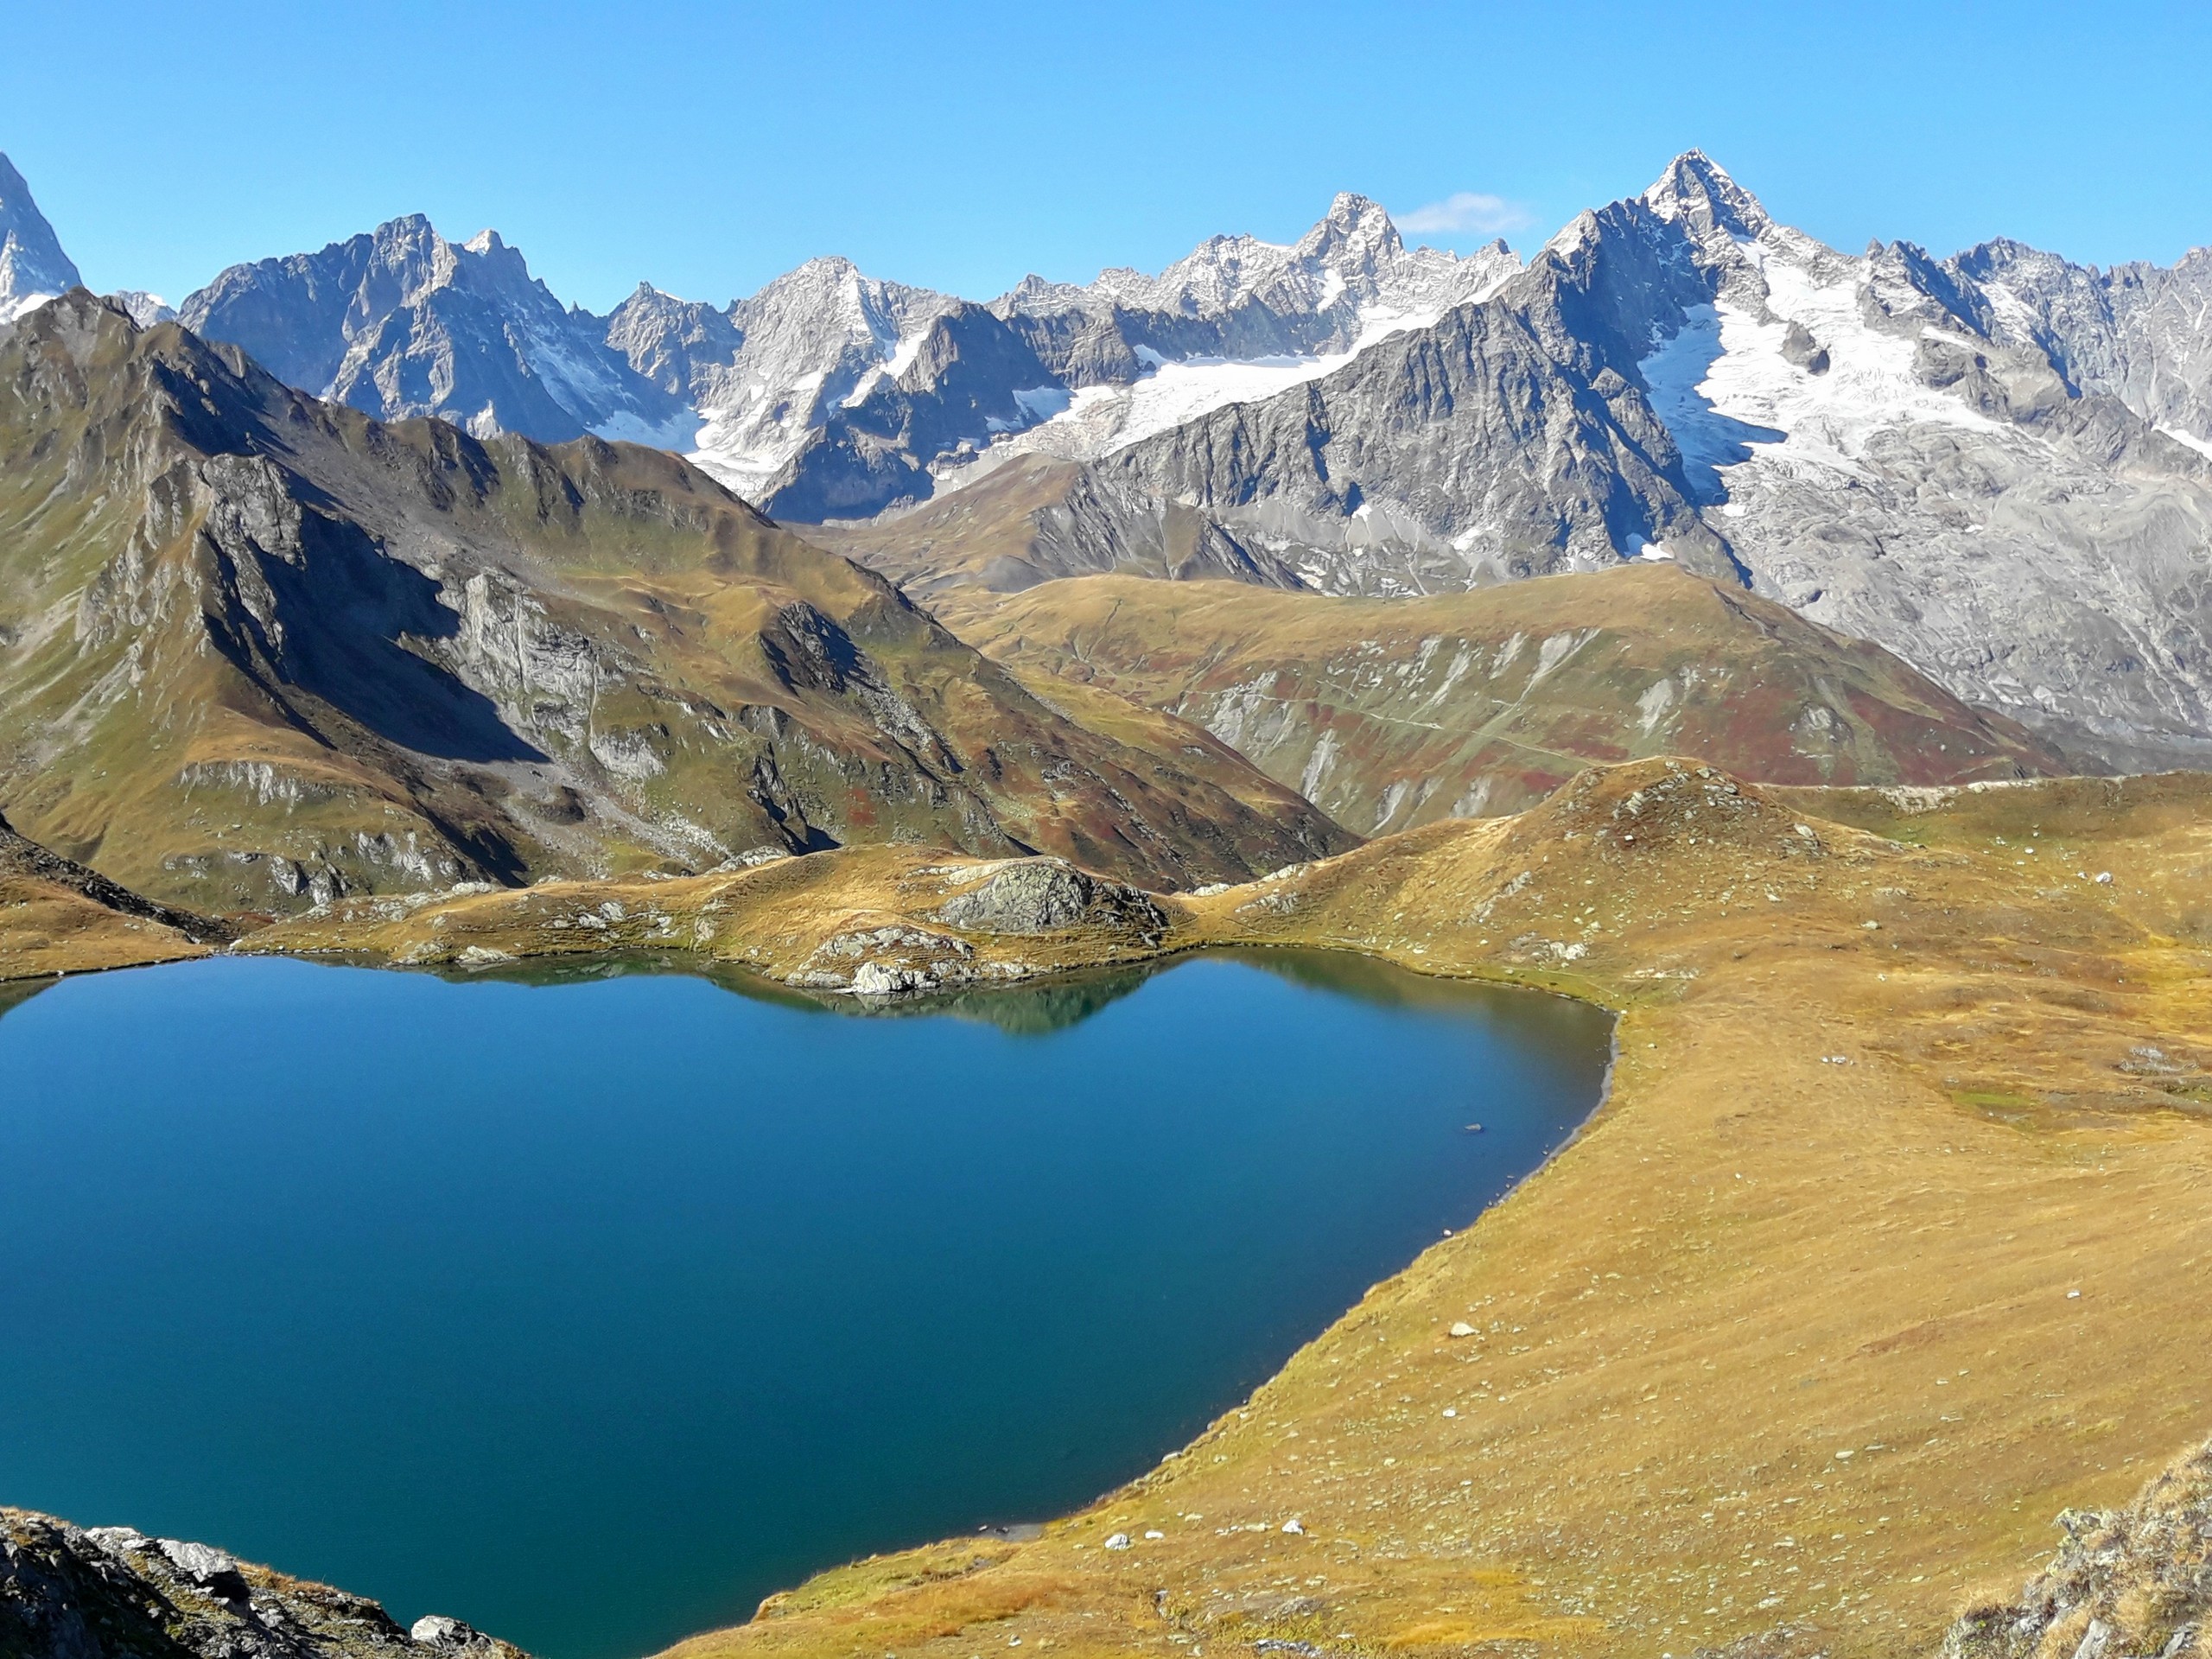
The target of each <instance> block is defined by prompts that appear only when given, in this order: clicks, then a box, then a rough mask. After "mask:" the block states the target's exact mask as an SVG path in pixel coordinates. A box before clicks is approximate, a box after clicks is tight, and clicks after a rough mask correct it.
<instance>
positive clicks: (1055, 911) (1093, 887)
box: [938, 858, 1167, 944]
mask: <svg viewBox="0 0 2212 1659" xmlns="http://www.w3.org/2000/svg"><path fill="white" fill-rule="evenodd" d="M938 918H940V919H941V920H943V921H944V922H945V923H946V924H948V925H950V926H953V927H957V928H964V929H966V930H967V931H969V932H971V933H1030V934H1033V933H1056V932H1058V931H1062V930H1064V929H1066V928H1072V927H1091V928H1102V929H1106V930H1109V931H1123V932H1131V933H1135V934H1137V935H1139V936H1141V937H1142V938H1144V939H1145V942H1146V943H1147V944H1151V943H1154V942H1156V941H1157V939H1158V938H1159V937H1160V935H1161V934H1162V933H1164V932H1165V931H1166V928H1167V917H1166V913H1165V912H1162V911H1161V909H1160V906H1158V905H1156V904H1154V902H1153V901H1152V899H1150V898H1149V897H1148V896H1147V895H1146V894H1145V893H1140V892H1138V891H1137V890H1136V889H1135V887H1126V886H1124V885H1123V884H1122V883H1121V882H1119V881H1109V880H1105V879H1104V878H1103V877H1100V876H1095V875H1090V874H1086V873H1085V872H1084V871H1082V870H1079V869H1077V868H1076V867H1075V866H1074V865H1072V864H1071V863H1069V862H1068V861H1066V860H1065V859H1059V858H1026V859H1020V860H1017V861H1013V862H1009V863H1005V864H1001V865H1000V866H998V868H995V870H993V871H992V872H991V873H990V874H988V876H986V877H985V878H984V879H983V880H982V882H980V883H979V884H977V885H976V886H975V887H969V889H968V890H967V891H966V892H964V893H958V894H957V895H955V896H954V897H953V898H950V899H947V900H946V901H945V902H944V906H943V907H942V908H940V909H939V910H938Z"/></svg>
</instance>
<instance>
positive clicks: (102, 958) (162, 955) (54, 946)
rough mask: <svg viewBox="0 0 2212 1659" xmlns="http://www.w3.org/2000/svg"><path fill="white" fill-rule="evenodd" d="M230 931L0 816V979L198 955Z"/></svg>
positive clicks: (221, 939)
mask: <svg viewBox="0 0 2212 1659" xmlns="http://www.w3.org/2000/svg"><path fill="white" fill-rule="evenodd" d="M232 932H233V930H232V929H231V928H228V927H226V926H225V925H223V924H221V923H219V922H216V921H213V920H211V919H210V918H207V917H204V916H194V915H193V914H192V913H190V912H188V911H181V910H174V909H172V908H170V907H169V906H167V905H157V904H155V903H154V902H153V901H152V900H150V899H142V898H140V897H139V896H138V895H137V893H132V892H130V891H129V890H128V889H126V888H124V887H118V886H116V884H115V883H114V882H112V881H111V880H108V879H107V878H106V877H105V876H103V875H101V874H99V872H98V871H96V870H89V869H86V868H85V867H84V866H83V865H81V864H79V863H76V862H74V861H72V860H69V859H66V858H63V857H61V856H60V855H59V854H56V853H52V852H49V851H48V850H47V849H45V848H43V847H41V846H40V845H39V844H38V843H37V842H35V841H31V840H28V839H26V838H25V837H24V836H20V835H18V834H16V830H15V829H14V827H13V826H12V825H10V823H9V822H8V820H7V819H6V818H5V817H0V980H5V979H23V978H32V977H37V976H43V975H47V974H69V973H82V972H86V971H88V970H90V969H99V968H114V967H123V966H127V965H130V964H132V963H142V962H168V961H174V960H175V959H176V958H178V957H196V956H199V955H200V954H202V953H203V952H204V951H206V950H207V948H208V947H209V945H211V944H221V943H223V942H224V941H226V940H227V939H229V938H231V937H232Z"/></svg>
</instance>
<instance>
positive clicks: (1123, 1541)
mask: <svg viewBox="0 0 2212 1659" xmlns="http://www.w3.org/2000/svg"><path fill="white" fill-rule="evenodd" d="M1128 1547H1129V1535H1128V1533H1126V1532H1117V1533H1116V1534H1114V1535H1113V1536H1111V1537H1110V1538H1109V1539H1107V1541H1106V1548H1109V1549H1127V1548H1128Z"/></svg>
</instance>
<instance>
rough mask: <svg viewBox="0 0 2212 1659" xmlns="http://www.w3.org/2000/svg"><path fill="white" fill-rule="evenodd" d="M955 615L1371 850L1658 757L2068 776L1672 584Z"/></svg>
mask: <svg viewBox="0 0 2212 1659" xmlns="http://www.w3.org/2000/svg"><path fill="white" fill-rule="evenodd" d="M954 499H956V500H957V499H958V498H957V497H956V498H954ZM937 604H938V613H939V614H940V615H941V616H942V617H943V618H944V620H946V621H947V622H948V623H950V625H951V626H953V627H954V628H955V629H956V630H957V632H959V633H960V634H961V635H962V637H963V638H964V639H968V640H969V641H970V642H971V643H972V644H974V645H976V646H978V647H979V648H981V649H982V651H983V652H985V653H986V654H987V655H988V656H991V657H994V658H997V659H998V660H999V661H1001V662H1002V663H1004V664H1006V665H1007V667H1009V668H1011V669H1013V670H1014V671H1016V672H1019V673H1023V674H1026V675H1033V676H1036V675H1046V674H1049V675H1052V676H1054V677H1058V678H1059V679H1063V680H1072V681H1077V682H1080V683H1085V684H1089V685H1094V686H1099V687H1103V688H1106V689H1109V690H1114V691H1116V692H1119V693H1120V694H1122V696H1127V697H1130V698H1133V699H1135V701H1137V702H1143V703H1146V704H1148V705H1150V706H1152V707H1154V708H1155V709H1164V710H1167V711H1170V712H1172V713H1173V714H1176V715H1180V716H1182V717H1183V718H1185V719H1187V720H1189V721H1193V722H1194V723H1196V724H1198V725H1200V726H1203V727H1205V728H1206V729H1207V730H1208V731H1210V732H1211V733H1212V734H1214V735H1215V736H1216V737H1217V738H1219V739H1220V740H1221V741H1224V742H1225V743H1227V744H1229V745H1230V746H1231V747H1234V748H1236V749H1237V750H1238V751H1240V752H1241V753H1243V754H1244V755H1245V756H1246V757H1247V758H1249V760H1252V761H1253V762H1254V763H1255V765H1257V766H1259V767H1260V768H1261V769H1262V770H1263V771H1264V772H1267V774H1268V776H1269V777H1271V778H1273V779H1275V780H1276V781H1277V782H1279V783H1281V784H1282V785H1286V786H1287V787H1289V788H1293V789H1295V790H1297V791H1299V792H1300V793H1301V794H1303V795H1305V796H1306V797H1307V798H1310V799H1311V800H1313V802H1314V804H1317V805H1319V806H1320V807H1321V808H1323V810H1325V811H1327V812H1328V813H1329V815H1330V816H1331V817H1333V818H1334V819H1336V820H1337V822H1338V823H1342V824H1344V826H1345V827H1347V828H1348V829H1353V830H1355V831H1357V832H1358V833H1360V834H1362V835H1378V834H1383V833H1387V832H1389V831H1391V830H1395V829H1408V828H1410V827H1412V826H1414V825H1415V824H1421V823H1431V822H1433V821H1435V820H1437V819H1440V818H1443V817H1479V816H1484V815H1486V814H1495V813H1500V812H1512V811H1517V810H1520V809H1521V808H1522V807H1523V806H1526V805H1528V804H1529V803H1530V802H1532V801H1534V800H1537V799H1540V798H1541V797H1543V796H1544V795H1546V794H1548V793H1549V792H1550V791H1552V790H1553V789H1554V788H1556V787H1557V786H1558V785H1559V784H1560V781H1561V780H1562V779H1566V778H1568V777H1571V776H1572V775H1573V774H1574V773H1575V772H1579V771H1580V770H1581V769H1582V768H1583V767H1585V766H1591V765H1596V764H1610V763H1615V762H1618V761H1622V760H1631V759H1634V758H1636V757H1637V756H1640V755H1651V754H1694V755H1698V756H1700V757H1702V758H1704V759H1706V760H1710V761H1712V762H1713V764H1715V765H1716V766H1725V767H1726V768H1728V769H1729V770H1730V771H1731V772H1734V773H1736V774H1738V776H1741V777H1745V778H1751V779H1760V780H1763V781H1770V782H1775V783H1792V784H1853V783H1858V784H1891V783H1916V784H1944V783H1955V782H1960V781H1964V780H1967V779H1981V778H2013V777H2020V776H2027V775H2039V774H2044V773H2053V772H2065V771H2069V770H2070V768H2069V766H2068V765H2067V763H2066V760H2065V757H2063V755H2061V754H2060V753H2058V752H2057V751H2056V749H2054V748H2053V747H2050V744H2048V743H2046V742H2044V741H2042V740H2041V739H2039V738H2037V737H2036V736H2034V735H2033V734H2031V733H2029V732H2028V731H2027V730H2026V729H2025V728H2022V727H2020V726H2018V724H2016V723H2015V722H2013V721H2010V720H2007V719H2005V717H2004V716H2002V715H1993V714H1989V713H1986V712H1985V711H1983V710H1980V709H1972V708H1969V707H1968V706H1967V705H1966V704H1964V703H1962V702H1960V701H1959V700H1958V699H1957V698H1956V697H1955V696H1951V695H1950V694H1949V693H1948V692H1947V691H1945V690H1942V688H1941V687H1940V686H1938V685H1936V684H1935V683H1934V682H1932V681H1930V680H1929V679H1928V678H1927V677H1925V676H1923V675H1921V674H1919V673H1917V672H1916V671H1914V670H1913V669H1912V668H1911V667H1910V665H1909V664H1905V663H1904V662H1902V661H1900V660H1899V659H1898V658H1896V657H1893V656H1891V654H1890V653H1889V652H1885V651H1884V650H1882V649H1881V648H1879V647H1878V646H1875V645H1867V644H1866V643H1865V642H1863V641H1860V640H1854V639H1845V638H1844V637H1842V636H1841V635H1840V634H1836V633H1833V632H1829V631H1828V630H1827V629H1825V628H1822V627H1821V626H1817V625H1816V624H1815V623H1812V622H1808V620H1805V619H1804V618H1803V617H1802V616H1800V615H1798V614H1797V613H1796V612H1794V611H1791V610H1789V608H1788V607H1784V606H1781V605H1777V604H1774V603H1771V602H1770V601H1766V600H1763V599H1760V598H1758V597H1757V596H1756V595H1753V594H1746V593H1745V592H1743V591H1742V590H1741V589H1739V588H1733V587H1731V586H1728V585H1726V584H1723V583H1719V582H1712V581H1709V580H1707V579H1706V578H1704V577H1702V576H1697V575H1691V574H1689V573H1688V572H1687V571H1684V570H1681V569H1677V568H1676V567H1675V566H1673V565H1669V564H1643V565H1633V566H1628V567H1624V568H1623V569H1618V570H1609V571H1604V572H1601V573H1598V574H1594V575H1567V576H1554V577H1547V578H1543V579H1541V580H1537V581H1532V582H1515V583H1511V584H1509V585H1507V586H1503V587H1497V588H1480V589H1478V590H1476V591H1474V592H1472V593H1460V594H1441V595H1438V596H1435V597H1432V598H1427V599H1414V600H1388V601H1371V600H1351V599H1332V598H1324V597H1321V596H1319V595H1316V594H1296V593H1287V592H1282V591H1279V590H1275V589H1270V588H1257V587H1254V586H1251V585H1249V584H1245V583H1236V582H1157V581H1150V580H1147V579H1146V578H1143V577H1140V576H1117V575H1106V576H1090V577H1082V578H1076V579H1071V580H1065V581H1059V582H1047V583H1045V584H1043V585H1041V586H1038V587H1033V588H1027V589H1026V590H1025V591H1023V592H1021V593H1019V594H1012V595H1009V596H997V595H992V594H986V593H984V592H982V591H981V590H979V589H965V590H961V591H956V592H947V593H945V594H941V595H940V596H939V598H938V601H937Z"/></svg>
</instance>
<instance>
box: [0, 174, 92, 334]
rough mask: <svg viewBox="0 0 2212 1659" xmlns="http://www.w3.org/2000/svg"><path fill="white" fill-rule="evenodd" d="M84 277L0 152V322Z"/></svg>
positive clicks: (77, 282)
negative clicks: (63, 249) (78, 271)
mask: <svg viewBox="0 0 2212 1659" xmlns="http://www.w3.org/2000/svg"><path fill="white" fill-rule="evenodd" d="M83 281H84V278H83V277H79V275H78V274H77V267H76V265H75V264H73V263H72V262H71V260H70V257H69V256H68V255H67V254H66V253H64V252H62V251H61V244H60V241H58V240H57V239H56V238H55V237H54V226H51V225H49V224H48V223H47V222H46V215H45V214H43V213H41V212H39V210H38V203H36V202H35V201H34V200H31V188H30V186H29V185H28V184H25V183H24V182H23V175H22V174H20V173H18V172H16V168H15V164H14V163H13V162H10V161H9V159H8V158H7V156H4V155H0V323H7V322H13V321H15V320H16V318H17V317H19V316H21V315H22V314H23V313H24V312H26V311H28V310H29V309H30V308H32V307H33V306H36V305H43V304H44V303H45V302H47V301H48V300H50V299H52V298H54V296H55V295H57V294H66V293H67V292H68V291H69V290H70V289H73V288H75V287H78V286H79V284H81V283H83Z"/></svg>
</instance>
